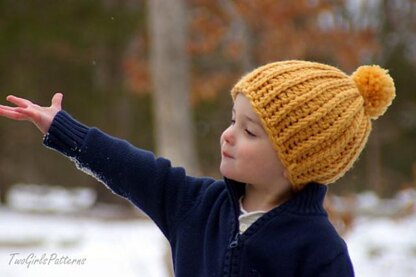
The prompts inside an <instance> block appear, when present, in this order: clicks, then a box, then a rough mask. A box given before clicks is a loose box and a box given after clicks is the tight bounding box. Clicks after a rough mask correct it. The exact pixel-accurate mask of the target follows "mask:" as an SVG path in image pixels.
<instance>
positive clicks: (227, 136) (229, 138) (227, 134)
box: [222, 126, 235, 144]
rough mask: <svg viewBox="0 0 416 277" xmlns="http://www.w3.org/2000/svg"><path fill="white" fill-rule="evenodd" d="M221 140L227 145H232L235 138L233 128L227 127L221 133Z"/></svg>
mask: <svg viewBox="0 0 416 277" xmlns="http://www.w3.org/2000/svg"><path fill="white" fill-rule="evenodd" d="M222 138H223V140H224V141H225V142H227V143H228V144H234V142H235V138H234V133H233V126H229V127H228V128H227V129H225V130H224V132H223V133H222Z"/></svg>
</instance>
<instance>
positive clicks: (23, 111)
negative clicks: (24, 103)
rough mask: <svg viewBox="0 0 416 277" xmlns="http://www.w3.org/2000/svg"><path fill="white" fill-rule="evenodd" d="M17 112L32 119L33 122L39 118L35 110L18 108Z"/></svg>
mask: <svg viewBox="0 0 416 277" xmlns="http://www.w3.org/2000/svg"><path fill="white" fill-rule="evenodd" d="M16 112H17V113H20V114H21V115H22V117H24V118H31V119H32V120H34V119H35V118H36V117H37V116H38V113H37V112H36V111H34V110H33V109H25V108H16Z"/></svg>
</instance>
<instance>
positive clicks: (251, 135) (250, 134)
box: [245, 129, 256, 137]
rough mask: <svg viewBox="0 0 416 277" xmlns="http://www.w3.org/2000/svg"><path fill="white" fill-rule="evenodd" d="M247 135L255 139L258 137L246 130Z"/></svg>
mask: <svg viewBox="0 0 416 277" xmlns="http://www.w3.org/2000/svg"><path fill="white" fill-rule="evenodd" d="M245 131H246V133H247V135H249V136H250V137H255V136H256V135H255V134H253V133H252V132H250V131H249V130H248V129H246V130H245Z"/></svg>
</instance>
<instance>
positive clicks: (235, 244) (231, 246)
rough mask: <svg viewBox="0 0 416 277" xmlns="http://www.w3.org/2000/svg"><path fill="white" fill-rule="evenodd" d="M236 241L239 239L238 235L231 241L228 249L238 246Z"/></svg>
mask: <svg viewBox="0 0 416 277" xmlns="http://www.w3.org/2000/svg"><path fill="white" fill-rule="evenodd" d="M238 239H239V233H238V232H237V234H235V237H234V239H233V240H232V241H231V243H230V245H229V247H230V248H236V247H237V246H238Z"/></svg>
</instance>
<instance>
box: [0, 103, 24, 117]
mask: <svg viewBox="0 0 416 277" xmlns="http://www.w3.org/2000/svg"><path fill="white" fill-rule="evenodd" d="M0 116H4V117H7V118H10V119H14V120H24V119H27V116H26V115H25V114H22V113H20V112H18V111H16V109H14V108H11V107H8V106H2V105H0Z"/></svg>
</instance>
